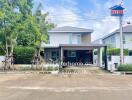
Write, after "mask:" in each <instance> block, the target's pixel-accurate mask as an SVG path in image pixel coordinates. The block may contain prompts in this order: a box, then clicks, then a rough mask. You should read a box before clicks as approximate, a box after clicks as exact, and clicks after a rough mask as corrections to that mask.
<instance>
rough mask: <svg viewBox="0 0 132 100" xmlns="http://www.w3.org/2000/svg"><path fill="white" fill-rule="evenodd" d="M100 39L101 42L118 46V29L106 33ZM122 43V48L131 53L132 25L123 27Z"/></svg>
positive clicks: (114, 46)
mask: <svg viewBox="0 0 132 100" xmlns="http://www.w3.org/2000/svg"><path fill="white" fill-rule="evenodd" d="M101 40H102V44H105V45H107V46H110V47H113V48H120V29H117V30H115V31H114V32H112V33H110V34H108V35H106V36H105V37H103V38H102V39H101ZM123 43H124V49H128V50H129V54H130V55H132V25H126V26H124V27H123Z"/></svg>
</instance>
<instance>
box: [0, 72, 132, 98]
mask: <svg viewBox="0 0 132 100" xmlns="http://www.w3.org/2000/svg"><path fill="white" fill-rule="evenodd" d="M0 100H132V76H123V75H112V74H106V75H94V74H87V75H85V74H80V75H79V74H75V75H39V74H0Z"/></svg>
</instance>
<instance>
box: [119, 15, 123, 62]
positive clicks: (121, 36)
mask: <svg viewBox="0 0 132 100" xmlns="http://www.w3.org/2000/svg"><path fill="white" fill-rule="evenodd" d="M119 20H120V64H123V63H124V48H123V27H122V20H123V17H122V16H120V18H119Z"/></svg>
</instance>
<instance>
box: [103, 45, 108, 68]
mask: <svg viewBox="0 0 132 100" xmlns="http://www.w3.org/2000/svg"><path fill="white" fill-rule="evenodd" d="M104 63H105V70H107V69H108V60H107V46H105V47H104Z"/></svg>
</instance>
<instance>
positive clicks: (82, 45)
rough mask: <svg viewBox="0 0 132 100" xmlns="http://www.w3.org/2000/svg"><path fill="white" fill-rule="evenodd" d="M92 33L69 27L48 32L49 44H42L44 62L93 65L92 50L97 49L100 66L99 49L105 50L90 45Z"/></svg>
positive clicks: (98, 46)
mask: <svg viewBox="0 0 132 100" xmlns="http://www.w3.org/2000/svg"><path fill="white" fill-rule="evenodd" d="M92 32H93V30H92V29H84V28H77V27H71V26H64V27H57V28H54V29H52V30H50V31H49V43H48V44H44V43H42V47H44V52H45V54H44V58H45V61H46V62H49V61H50V60H53V61H56V62H59V61H61V62H65V63H68V62H69V63H76V62H77V63H83V64H93V50H94V49H98V51H99V57H98V58H99V60H98V65H99V66H101V64H102V58H101V57H102V56H101V48H102V47H105V48H106V46H105V45H101V44H91V33H92ZM106 63H107V62H106Z"/></svg>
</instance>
